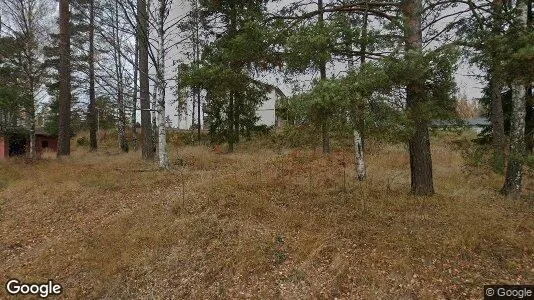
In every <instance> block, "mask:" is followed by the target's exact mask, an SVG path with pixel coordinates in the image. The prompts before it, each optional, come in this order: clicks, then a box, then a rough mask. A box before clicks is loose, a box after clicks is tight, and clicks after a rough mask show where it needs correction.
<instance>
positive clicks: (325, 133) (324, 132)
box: [317, 0, 332, 154]
mask: <svg viewBox="0 0 534 300" xmlns="http://www.w3.org/2000/svg"><path fill="white" fill-rule="evenodd" d="M323 9H324V6H323V0H318V1H317V10H318V11H319V15H318V17H319V20H318V22H319V24H323V23H324V15H323ZM319 73H320V76H321V80H326V62H321V64H320V65H319ZM323 114H324V115H323V116H322V118H321V120H322V121H321V123H322V124H321V139H322V141H323V153H326V154H330V152H331V151H332V149H331V147H330V134H329V133H330V128H329V127H328V116H326V112H323Z"/></svg>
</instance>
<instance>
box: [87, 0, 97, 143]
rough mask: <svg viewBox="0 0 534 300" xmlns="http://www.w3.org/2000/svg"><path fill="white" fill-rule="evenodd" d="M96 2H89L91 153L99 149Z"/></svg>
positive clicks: (89, 117)
mask: <svg viewBox="0 0 534 300" xmlns="http://www.w3.org/2000/svg"><path fill="white" fill-rule="evenodd" d="M94 37H95V0H90V2H89V57H88V59H89V113H88V118H87V119H88V121H89V144H90V146H89V148H90V150H91V151H96V150H97V149H98V141H97V136H96V132H97V130H98V129H97V126H98V125H97V121H96V103H95V45H94V40H95V38H94Z"/></svg>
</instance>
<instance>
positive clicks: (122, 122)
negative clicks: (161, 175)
mask: <svg viewBox="0 0 534 300" xmlns="http://www.w3.org/2000/svg"><path fill="white" fill-rule="evenodd" d="M114 27H115V28H114V31H115V34H114V35H115V47H114V49H115V52H114V54H115V55H114V57H115V71H116V74H117V108H118V113H119V114H118V115H119V118H118V120H117V121H118V124H117V125H118V126H117V131H118V136H119V147H120V149H121V150H122V152H128V141H127V139H126V109H125V105H124V80H123V68H122V53H121V41H120V35H119V3H118V0H115V26H114Z"/></svg>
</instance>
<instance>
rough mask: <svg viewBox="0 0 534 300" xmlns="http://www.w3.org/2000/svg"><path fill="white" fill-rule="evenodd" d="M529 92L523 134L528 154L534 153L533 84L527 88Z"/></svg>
mask: <svg viewBox="0 0 534 300" xmlns="http://www.w3.org/2000/svg"><path fill="white" fill-rule="evenodd" d="M529 91H530V93H529V94H528V95H527V103H526V110H527V111H526V122H525V136H526V138H525V139H526V149H527V153H528V154H529V155H532V154H534V86H533V85H531V86H530V88H529Z"/></svg>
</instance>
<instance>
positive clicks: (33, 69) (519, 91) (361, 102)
mask: <svg viewBox="0 0 534 300" xmlns="http://www.w3.org/2000/svg"><path fill="white" fill-rule="evenodd" d="M1 1H3V3H5V5H3V7H10V8H9V9H6V10H5V11H2V23H1V24H2V26H3V28H4V27H6V28H9V29H8V30H0V32H1V33H3V34H7V35H6V36H5V37H3V38H2V43H5V45H11V46H9V47H7V46H6V47H2V49H3V50H2V53H3V54H2V57H1V59H2V61H1V62H0V64H1V66H2V73H1V74H0V75H1V76H6V78H8V79H11V80H7V81H3V82H6V84H2V90H1V91H0V92H1V94H0V97H1V99H2V105H4V102H5V103H6V104H5V106H2V107H1V108H0V110H1V113H2V122H4V120H5V122H13V120H14V119H17V117H13V116H14V115H17V113H18V114H19V116H24V118H19V119H24V120H26V122H27V124H28V127H29V128H30V135H32V133H31V130H32V128H33V130H34V128H35V124H34V123H35V119H36V113H35V112H36V109H37V107H38V105H37V104H38V103H39V99H38V93H39V92H40V91H41V90H42V86H43V85H46V90H47V91H48V93H49V94H51V95H53V99H54V101H56V99H57V105H56V106H50V108H49V109H48V112H49V115H50V116H52V117H51V118H49V119H54V116H56V115H57V120H58V121H57V124H58V125H57V129H58V132H59V138H60V149H59V152H58V155H59V156H63V155H69V151H70V145H69V143H70V137H71V133H72V128H73V125H74V124H73V121H72V120H73V118H72V114H74V113H75V112H76V108H77V107H82V108H83V111H85V112H86V113H87V117H86V118H85V121H86V123H87V125H88V127H89V129H90V144H91V149H92V150H96V149H97V147H98V145H97V139H96V130H97V128H96V127H97V120H96V119H97V116H98V115H99V112H100V111H102V110H106V111H112V112H113V120H114V121H115V123H116V128H117V130H118V133H119V146H120V148H121V149H122V150H123V151H129V149H130V147H134V148H135V147H137V142H139V143H140V144H141V149H142V156H143V157H144V158H145V159H147V160H154V159H157V161H158V164H159V166H160V167H161V168H168V167H169V159H168V154H167V146H166V127H167V123H168V118H169V116H167V115H166V110H165V107H166V104H167V103H170V102H171V101H177V102H178V107H179V112H178V114H179V116H182V115H184V114H186V113H187V111H188V108H189V107H193V112H192V119H193V121H192V123H193V124H192V127H193V128H196V129H197V130H199V134H200V128H201V124H202V121H203V122H204V125H205V127H207V128H209V131H210V138H211V140H212V141H213V142H226V143H227V144H228V149H229V151H230V152H231V151H233V150H234V147H235V144H236V143H238V142H239V141H240V138H242V137H246V136H249V135H250V132H251V131H252V130H253V128H254V125H255V123H256V121H257V117H256V110H257V108H258V106H259V105H260V104H261V103H262V102H263V101H264V100H265V99H266V97H267V95H268V93H271V92H273V91H274V90H276V89H277V88H276V87H275V86H273V85H270V84H267V83H266V82H265V80H264V79H265V78H278V79H283V80H284V81H285V82H286V84H287V85H289V86H293V87H294V88H295V91H294V93H293V96H291V97H289V98H285V99H283V100H281V101H279V102H278V103H277V114H278V115H279V116H281V117H283V118H285V119H286V120H287V121H289V122H291V123H293V124H306V125H307V126H313V127H315V128H316V131H317V132H318V133H320V136H321V141H322V149H323V152H325V153H330V152H331V150H332V145H331V141H330V140H331V135H332V133H333V132H335V131H345V132H351V134H352V135H353V137H354V145H355V156H356V160H357V174H358V179H359V180H364V178H365V159H364V153H365V149H366V148H365V138H366V137H367V136H370V135H382V136H386V137H387V138H388V139H389V140H394V141H397V142H405V143H407V145H408V151H409V156H410V170H411V190H412V192H413V193H414V194H417V195H431V194H433V193H434V184H433V169H432V156H431V151H430V134H429V127H430V124H431V122H432V120H454V119H456V118H457V114H456V107H457V103H456V96H455V95H456V91H457V90H456V86H455V81H454V74H455V72H456V69H457V66H458V64H459V62H460V58H463V59H464V61H465V60H467V61H468V63H469V64H471V65H473V66H476V67H477V68H479V69H480V70H481V72H482V73H483V74H482V75H481V76H482V77H483V79H484V80H485V82H487V89H486V97H484V103H485V106H486V107H487V108H488V112H489V116H490V119H491V123H492V128H491V141H492V147H493V157H494V161H495V162H496V165H499V164H500V165H501V166H502V168H504V166H506V168H505V169H506V171H505V183H504V185H503V189H502V192H503V193H504V194H505V195H508V196H510V197H513V198H518V197H519V196H520V194H521V186H522V174H523V172H522V170H523V164H524V161H525V156H526V152H527V151H530V152H532V143H533V142H532V141H533V140H534V139H533V134H534V130H533V128H534V122H533V121H532V118H533V113H532V111H533V103H532V101H533V100H532V98H533V97H532V84H533V81H534V80H533V78H534V44H533V43H532V41H533V40H534V31H533V30H532V16H533V13H532V1H531V0H516V1H502V0H477V1H470V0H469V1H468V0H445V1H441V0H432V1H422V0H401V1H378V0H377V1H349V0H329V1H326V0H325V1H323V0H314V1H287V2H285V3H283V2H280V1H265V0H263V1H259V0H257V1H255V0H251V1H237V0H219V1H211V0H205V1H204V0H191V1H184V2H180V3H176V2H175V3H172V1H170V0H154V1H151V2H150V3H148V2H147V1H146V0H136V1H133V0H77V1H65V0H60V5H59V7H60V10H59V13H60V15H59V30H58V31H57V30H56V32H59V35H57V34H56V35H54V34H49V32H53V31H54V30H51V29H52V28H48V29H47V28H45V27H46V26H49V27H54V26H52V25H51V24H53V22H50V20H47V18H49V16H50V14H49V13H43V11H45V10H44V9H42V8H39V7H42V6H43V5H44V6H46V7H49V6H47V5H45V4H49V3H48V2H46V1H47V0H17V1H15V0H1ZM43 3H45V4H43ZM182 5H183V6H185V7H186V10H187V11H188V13H187V14H186V15H183V16H180V15H178V16H177V15H176V13H175V12H176V11H175V10H176V7H177V6H182ZM27 11H32V12H35V13H32V14H26V13H24V12H27ZM27 16H30V17H29V19H27V20H25V18H27ZM19 19H22V20H23V21H21V22H18V21H17V20H19ZM25 24H33V25H31V26H29V27H28V26H25ZM45 45H46V46H45ZM55 45H57V46H55ZM177 47H179V49H181V50H182V55H183V58H184V59H182V60H181V61H178V66H177V67H176V66H174V64H173V65H170V66H169V61H170V59H169V55H170V54H171V52H172V51H173V49H177ZM9 49H11V50H9ZM4 52H5V54H4ZM25 53H26V54H25ZM28 54H29V55H28ZM28 57H32V58H31V59H28ZM171 59H172V58H171ZM12 74H15V75H12ZM15 78H18V79H15ZM58 78H59V80H58ZM172 81H175V82H176V83H177V88H176V90H175V91H174V92H173V94H172V95H168V94H167V93H166V91H167V90H168V89H167V86H168V85H169V84H170V83H171V82H172ZM303 83H304V84H303ZM151 87H152V88H153V90H152V91H151V90H150V88H151ZM506 93H508V94H509V95H510V96H509V100H508V101H503V99H505V98H503V95H506ZM23 98H24V99H26V100H25V101H22V100H20V101H19V100H15V99H23ZM15 103H16V104H15ZM104 104H105V105H109V106H110V107H111V108H112V109H111V110H109V109H105V108H103V107H102V105H104ZM52 107H57V108H56V110H55V111H54V109H52ZM503 108H504V109H503ZM508 108H509V109H508ZM201 110H202V112H203V113H204V114H202V112H201ZM21 112H22V113H21ZM55 112H57V114H56V113H55ZM137 112H140V115H141V131H140V132H139V134H140V136H139V138H138V137H137V136H138V135H137V134H138V133H137V132H136V120H137V118H136V114H137ZM195 115H196V117H197V119H196V122H195ZM203 115H205V116H206V118H205V119H204V120H202V119H203ZM506 120H509V122H508V123H507V122H506ZM2 124H4V123H2ZM5 124H7V123H5ZM505 124H509V125H507V126H505ZM2 126H3V127H2V128H4V126H5V125H2ZM128 129H130V130H131V131H132V132H131V136H132V137H133V138H132V140H130V141H129V140H127V134H126V131H127V130H128ZM505 129H506V130H505Z"/></svg>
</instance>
